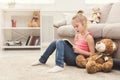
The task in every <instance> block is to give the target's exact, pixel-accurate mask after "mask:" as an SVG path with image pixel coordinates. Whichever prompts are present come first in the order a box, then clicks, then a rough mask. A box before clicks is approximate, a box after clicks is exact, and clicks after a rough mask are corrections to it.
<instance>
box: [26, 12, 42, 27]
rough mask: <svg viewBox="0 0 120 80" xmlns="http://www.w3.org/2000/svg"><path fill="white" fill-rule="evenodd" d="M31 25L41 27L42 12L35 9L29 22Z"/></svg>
mask: <svg viewBox="0 0 120 80" xmlns="http://www.w3.org/2000/svg"><path fill="white" fill-rule="evenodd" d="M28 26H29V27H40V12H39V11H34V12H33V16H32V19H31V21H29V22H28Z"/></svg>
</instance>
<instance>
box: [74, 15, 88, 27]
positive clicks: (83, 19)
mask: <svg viewBox="0 0 120 80" xmlns="http://www.w3.org/2000/svg"><path fill="white" fill-rule="evenodd" d="M75 19H77V20H78V21H79V22H80V23H81V24H82V25H83V26H85V27H87V18H86V17H85V16H84V15H83V14H76V15H75V16H74V17H73V18H72V20H75Z"/></svg>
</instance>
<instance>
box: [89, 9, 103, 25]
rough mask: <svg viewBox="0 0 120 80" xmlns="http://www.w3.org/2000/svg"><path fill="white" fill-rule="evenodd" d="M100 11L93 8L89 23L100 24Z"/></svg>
mask: <svg viewBox="0 0 120 80" xmlns="http://www.w3.org/2000/svg"><path fill="white" fill-rule="evenodd" d="M100 16H101V10H100V8H93V9H92V15H91V16H90V19H89V20H90V22H91V23H94V24H97V23H99V22H100Z"/></svg>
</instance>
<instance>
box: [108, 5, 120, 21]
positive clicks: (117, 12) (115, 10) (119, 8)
mask: <svg viewBox="0 0 120 80" xmlns="http://www.w3.org/2000/svg"><path fill="white" fill-rule="evenodd" d="M119 22H120V3H114V4H113V6H112V8H111V11H110V13H109V15H108V19H107V23H119Z"/></svg>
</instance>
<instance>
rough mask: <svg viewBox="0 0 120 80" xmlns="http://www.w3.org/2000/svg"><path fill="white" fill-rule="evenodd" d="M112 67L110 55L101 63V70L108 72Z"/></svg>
mask: <svg viewBox="0 0 120 80" xmlns="http://www.w3.org/2000/svg"><path fill="white" fill-rule="evenodd" d="M112 67H113V59H112V57H108V60H107V61H106V62H105V63H103V65H102V70H103V71H104V72H109V71H111V69H112Z"/></svg>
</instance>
